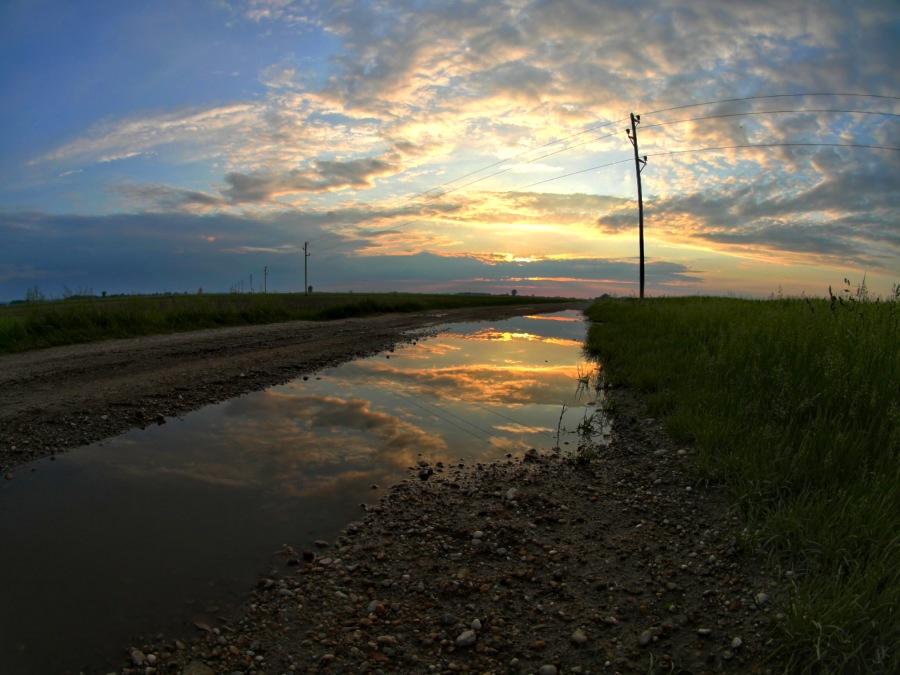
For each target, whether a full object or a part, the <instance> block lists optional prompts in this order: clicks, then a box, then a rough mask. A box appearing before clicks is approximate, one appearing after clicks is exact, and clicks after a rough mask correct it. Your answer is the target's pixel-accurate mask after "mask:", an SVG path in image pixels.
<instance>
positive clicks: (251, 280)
mask: <svg viewBox="0 0 900 675" xmlns="http://www.w3.org/2000/svg"><path fill="white" fill-rule="evenodd" d="M250 293H251V294H252V293H253V275H252V274H251V275H250Z"/></svg>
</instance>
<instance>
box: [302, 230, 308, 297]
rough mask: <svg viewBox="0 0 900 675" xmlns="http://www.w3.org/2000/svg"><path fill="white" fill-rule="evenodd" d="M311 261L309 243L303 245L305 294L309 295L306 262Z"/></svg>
mask: <svg viewBox="0 0 900 675" xmlns="http://www.w3.org/2000/svg"><path fill="white" fill-rule="evenodd" d="M308 259H309V242H308V241H307V242H304V244H303V292H304V293H305V294H306V295H309V282H307V280H306V261H307V260H308Z"/></svg>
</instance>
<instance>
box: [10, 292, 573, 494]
mask: <svg viewBox="0 0 900 675" xmlns="http://www.w3.org/2000/svg"><path fill="white" fill-rule="evenodd" d="M585 306H586V303H567V304H562V303H561V304H558V305H556V304H549V305H536V306H534V307H525V306H522V307H484V308H475V309H460V310H446V311H440V312H417V313H410V314H387V315H382V316H371V317H364V318H359V319H343V320H337V321H294V322H289V323H279V324H269V325H263V326H247V327H238V328H220V329H211V330H202V331H192V332H188V333H175V334H171V335H154V336H149V337H141V338H135V339H129V340H109V341H106V342H97V343H92V344H85V345H73V346H69V347H57V348H51V349H43V350H38V351H33V352H26V353H23V354H9V355H3V356H0V475H3V476H6V477H7V479H12V478H14V476H15V471H16V470H17V469H18V468H19V467H21V466H22V465H23V464H25V463H26V462H29V461H31V460H34V459H37V458H39V457H46V456H48V455H50V456H52V455H54V454H55V453H58V452H62V451H65V450H68V449H71V448H75V447H78V446H83V445H87V444H89V443H93V442H96V441H100V440H103V439H105V438H110V437H112V436H116V435H118V434H121V433H124V432H126V431H128V430H130V429H133V428H136V427H144V426H146V425H149V424H162V423H165V420H166V418H171V417H177V416H179V415H183V414H185V413H187V412H189V411H191V410H196V409H197V408H200V407H201V406H204V405H208V404H210V403H218V402H219V401H224V400H226V399H229V398H232V397H235V396H239V395H241V394H246V393H249V392H252V391H257V390H259V389H264V388H265V387H269V386H273V385H276V384H282V383H284V382H287V381H289V380H292V379H294V378H296V377H299V376H301V375H305V374H312V373H314V372H316V371H318V370H321V369H324V368H327V367H330V366H334V365H337V364H339V363H342V362H345V361H351V360H353V359H357V358H361V357H364V356H369V355H371V354H377V353H379V352H382V351H385V350H386V349H389V348H390V347H392V346H393V345H395V344H399V343H402V342H404V341H407V340H409V339H410V337H409V335H410V332H411V331H428V330H434V329H435V328H436V327H437V326H440V325H442V324H446V323H450V322H455V321H492V320H499V319H505V318H509V317H511V316H516V315H521V314H534V313H545V312H553V311H561V310H563V309H581V308H583V307H585Z"/></svg>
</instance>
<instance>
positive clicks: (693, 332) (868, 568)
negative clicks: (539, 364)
mask: <svg viewBox="0 0 900 675" xmlns="http://www.w3.org/2000/svg"><path fill="white" fill-rule="evenodd" d="M862 300H865V298H864V297H860V296H857V297H853V296H852V295H850V294H845V295H844V296H843V297H840V298H838V297H834V296H832V298H831V301H830V302H829V301H828V300H819V301H812V300H803V299H780V300H768V301H751V300H738V299H725V298H666V299H650V300H643V301H635V300H600V301H597V302H596V303H595V304H594V305H593V306H592V307H591V308H590V310H589V312H588V313H589V317H590V318H591V319H592V320H593V321H595V322H597V323H595V324H594V325H592V327H591V329H590V332H589V336H588V349H589V350H590V351H592V352H593V353H595V354H597V355H599V356H600V357H601V358H602V359H603V364H604V368H605V370H606V372H607V374H608V376H609V377H610V379H611V381H612V382H613V383H616V382H619V383H626V384H628V385H631V386H634V387H637V388H638V389H640V390H642V391H643V392H645V394H646V395H647V400H648V402H649V404H650V406H651V408H652V409H653V412H654V414H656V415H659V416H662V417H663V418H664V419H665V421H666V424H667V427H668V429H669V431H670V432H671V433H672V434H673V435H674V436H675V438H676V439H680V440H681V441H683V442H687V443H691V444H693V446H694V447H695V448H696V450H697V453H696V454H697V456H698V463H697V470H698V472H699V474H700V476H701V477H702V478H704V479H707V480H710V481H716V482H719V483H724V484H726V485H727V486H729V487H730V489H731V492H732V493H733V495H734V498H735V500H736V501H737V502H738V503H739V504H740V505H741V507H742V509H743V512H744V514H745V515H746V518H747V520H748V523H749V526H750V528H751V531H752V532H754V533H755V542H756V544H757V545H758V546H759V547H761V548H762V549H763V550H764V551H766V552H768V554H769V556H770V560H771V561H772V563H773V564H774V565H776V566H778V567H780V568H781V569H783V570H790V571H792V572H793V575H792V576H790V577H789V578H790V579H791V580H792V581H791V583H792V593H791V596H790V599H789V601H788V603H787V605H786V607H785V611H784V615H785V618H784V620H783V623H782V628H783V631H784V636H785V643H784V644H785V647H784V649H785V656H786V657H787V660H788V665H789V669H790V670H791V671H792V672H842V673H844V672H858V673H874V672H882V673H896V672H900V619H898V608H900V302H897V301H896V299H894V301H889V302H878V303H874V302H863V301H862Z"/></svg>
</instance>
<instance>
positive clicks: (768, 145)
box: [647, 143, 900, 157]
mask: <svg viewBox="0 0 900 675" xmlns="http://www.w3.org/2000/svg"><path fill="white" fill-rule="evenodd" d="M794 147H799V148H810V147H824V148H862V149H866V150H889V151H891V152H900V148H893V147H890V146H885V145H865V144H863V143H748V144H744V145H721V146H718V147H712V148H690V149H686V150H672V151H670V152H656V153H652V154H648V155H647V157H665V156H667V155H685V154H689V153H692V152H710V151H714V150H738V149H745V148H794Z"/></svg>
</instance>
